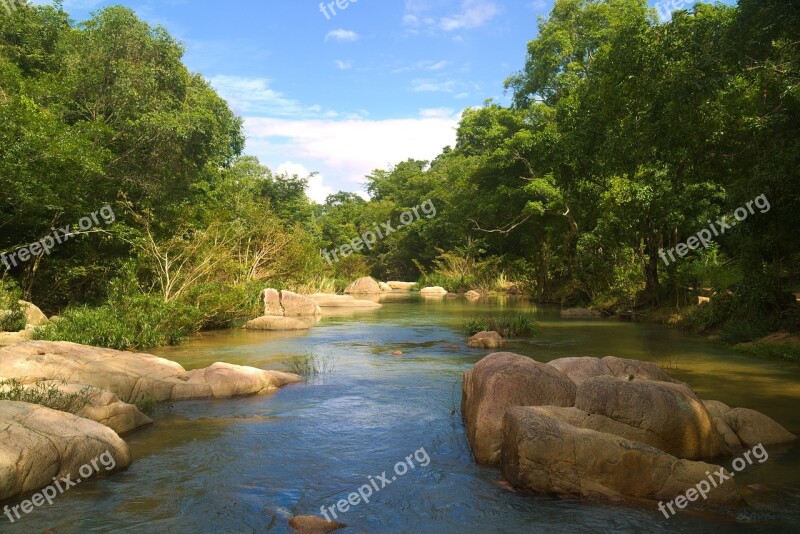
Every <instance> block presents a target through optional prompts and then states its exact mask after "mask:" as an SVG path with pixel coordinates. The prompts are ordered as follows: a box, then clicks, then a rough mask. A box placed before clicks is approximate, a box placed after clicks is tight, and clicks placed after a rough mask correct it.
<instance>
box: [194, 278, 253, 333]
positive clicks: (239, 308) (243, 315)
mask: <svg viewBox="0 0 800 534" xmlns="http://www.w3.org/2000/svg"><path fill="white" fill-rule="evenodd" d="M264 287H265V285H264V283H262V282H249V283H246V284H239V285H232V284H228V283H223V282H210V283H206V284H201V285H198V286H195V287H193V288H192V289H191V290H190V291H189V292H188V294H187V295H186V297H184V298H182V299H181V302H185V303H186V305H188V306H191V307H194V308H196V309H197V311H198V314H199V315H200V317H201V319H200V324H199V325H198V327H197V328H198V329H201V330H222V329H225V328H236V327H239V326H241V325H242V324H244V323H245V322H246V321H248V320H250V319H252V318H254V317H258V316H260V315H263V313H264V305H263V303H262V302H261V299H260V296H261V291H262V290H263V289H264Z"/></svg>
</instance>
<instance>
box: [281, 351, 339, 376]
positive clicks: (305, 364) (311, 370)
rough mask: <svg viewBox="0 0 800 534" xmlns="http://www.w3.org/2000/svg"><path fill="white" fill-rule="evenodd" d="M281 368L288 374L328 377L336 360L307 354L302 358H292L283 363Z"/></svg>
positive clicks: (330, 357)
mask: <svg viewBox="0 0 800 534" xmlns="http://www.w3.org/2000/svg"><path fill="white" fill-rule="evenodd" d="M283 366H284V368H285V369H286V371H287V372H289V373H294V374H296V375H300V376H302V377H304V378H310V377H314V376H317V375H328V374H331V373H333V371H334V369H335V367H336V360H335V359H334V358H333V357H332V356H328V355H326V356H317V355H315V354H311V353H307V354H303V355H302V356H294V357H292V358H289V359H288V360H286V361H285V362H283Z"/></svg>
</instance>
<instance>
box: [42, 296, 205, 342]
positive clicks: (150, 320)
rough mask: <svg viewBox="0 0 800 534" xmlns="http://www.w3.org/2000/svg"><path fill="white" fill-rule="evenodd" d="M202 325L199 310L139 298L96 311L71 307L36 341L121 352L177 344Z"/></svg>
mask: <svg viewBox="0 0 800 534" xmlns="http://www.w3.org/2000/svg"><path fill="white" fill-rule="evenodd" d="M201 325H202V319H201V317H200V313H199V311H198V310H197V309H196V308H193V307H191V306H186V305H182V304H176V303H166V302H164V301H163V300H161V299H159V298H158V297H155V296H149V295H135V296H132V297H128V298H125V299H123V300H113V301H109V303H107V304H104V305H102V306H99V307H96V308H92V307H87V306H79V307H73V308H68V309H67V310H66V311H64V313H62V314H61V316H60V319H59V320H58V321H53V322H51V323H50V324H48V325H47V326H45V327H44V328H41V329H38V330H36V331H35V332H34V335H33V337H34V339H41V340H45V341H72V342H73V343H80V344H82V345H92V346H95V347H108V348H112V349H117V350H128V349H145V348H149V347H156V346H163V345H177V344H178V343H180V342H181V341H183V340H184V339H185V338H186V337H188V336H189V335H191V334H193V333H195V332H197V331H198V330H199V329H200V326H201Z"/></svg>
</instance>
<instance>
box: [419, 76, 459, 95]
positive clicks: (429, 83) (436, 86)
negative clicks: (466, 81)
mask: <svg viewBox="0 0 800 534" xmlns="http://www.w3.org/2000/svg"><path fill="white" fill-rule="evenodd" d="M455 86H456V82H455V81H453V80H444V81H436V80H429V79H424V78H417V79H415V80H411V89H412V91H414V92H415V93H452V92H453V91H454V90H455Z"/></svg>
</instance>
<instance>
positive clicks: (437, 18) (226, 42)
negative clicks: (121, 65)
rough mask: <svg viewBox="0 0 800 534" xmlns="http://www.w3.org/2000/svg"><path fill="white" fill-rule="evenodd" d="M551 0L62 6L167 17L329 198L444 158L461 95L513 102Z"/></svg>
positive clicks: (190, 57) (233, 102)
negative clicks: (411, 163) (398, 169)
mask: <svg viewBox="0 0 800 534" xmlns="http://www.w3.org/2000/svg"><path fill="white" fill-rule="evenodd" d="M553 1H554V0H358V1H357V2H354V0H338V2H339V4H340V5H343V6H346V7H344V9H340V8H339V7H337V5H336V0H333V1H331V0H325V7H324V9H323V8H322V7H321V6H320V1H319V0H116V1H104V0H64V8H65V9H66V11H68V12H69V13H70V15H71V16H72V18H73V19H74V20H75V21H81V20H85V19H86V18H88V17H89V16H90V15H91V13H92V12H94V11H96V10H97V9H100V8H102V7H104V6H108V5H115V4H122V5H125V6H128V7H130V8H132V9H133V10H134V11H135V12H136V13H137V15H138V16H139V17H140V18H141V19H143V20H145V21H147V22H148V23H150V24H152V25H161V26H164V27H165V28H166V29H167V30H168V31H169V32H170V34H172V36H173V37H175V38H176V39H178V40H179V41H181V42H182V43H183V44H184V45H185V47H186V54H185V56H184V63H185V64H186V65H187V67H188V68H189V69H190V70H192V71H193V72H198V73H200V74H202V75H203V76H204V77H205V78H206V79H207V80H209V82H210V83H211V84H212V86H213V87H214V88H215V89H216V90H217V92H218V93H219V94H220V95H221V96H222V97H223V98H225V99H226V100H227V101H228V103H229V104H230V106H231V108H232V109H233V111H234V112H235V113H236V114H237V115H239V116H241V117H243V119H244V127H245V133H246V136H247V145H246V148H245V153H247V154H250V155H254V156H257V157H258V158H259V160H260V161H261V163H263V164H265V165H267V166H269V167H270V168H272V169H273V171H276V172H278V173H282V172H287V173H289V174H297V175H300V176H302V177H306V176H308V175H309V174H310V173H312V172H316V173H318V174H316V176H314V177H312V178H310V180H309V188H308V191H307V192H308V195H309V197H311V198H312V199H313V200H315V201H317V202H323V201H324V200H325V197H326V196H327V195H329V194H331V193H335V192H337V191H340V190H341V191H351V192H356V193H360V194H362V195H365V191H364V182H365V176H366V175H367V174H369V173H370V172H371V171H372V170H373V169H378V168H380V169H387V168H390V167H391V166H392V165H393V164H396V163H398V162H400V161H404V160H406V159H408V158H414V159H421V160H431V159H433V158H435V157H436V156H437V155H438V154H439V153H440V152H441V150H442V148H444V147H445V146H447V145H451V146H452V145H454V144H455V137H456V127H457V125H458V119H459V116H460V115H461V112H462V111H463V110H464V109H465V108H467V107H478V106H481V105H483V103H484V102H485V100H486V99H488V98H492V99H494V100H495V101H496V102H498V103H501V104H507V103H508V102H509V95H507V94H506V93H505V91H504V89H503V82H504V80H505V79H506V78H507V77H508V76H509V75H511V74H513V73H514V72H516V71H518V70H520V69H521V68H522V67H523V65H524V61H525V51H526V44H527V43H528V41H530V40H531V39H533V38H535V37H536V34H537V19H538V17H540V16H546V15H547V14H548V13H549V11H550V9H551V8H552V6H553ZM670 1H672V0H670ZM677 2H678V3H679V4H680V3H681V0H677ZM35 3H47V2H44V1H38V2H35ZM331 3H332V4H333V6H332V7H328V4H331ZM650 3H651V5H655V4H656V3H657V1H656V0H651V2H650ZM685 3H686V5H688V4H689V2H688V1H687V2H685ZM726 3H730V0H729V1H728V2H726Z"/></svg>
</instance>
